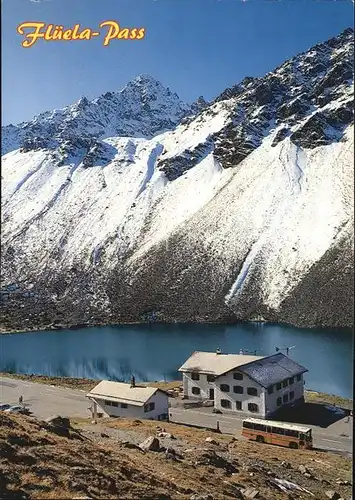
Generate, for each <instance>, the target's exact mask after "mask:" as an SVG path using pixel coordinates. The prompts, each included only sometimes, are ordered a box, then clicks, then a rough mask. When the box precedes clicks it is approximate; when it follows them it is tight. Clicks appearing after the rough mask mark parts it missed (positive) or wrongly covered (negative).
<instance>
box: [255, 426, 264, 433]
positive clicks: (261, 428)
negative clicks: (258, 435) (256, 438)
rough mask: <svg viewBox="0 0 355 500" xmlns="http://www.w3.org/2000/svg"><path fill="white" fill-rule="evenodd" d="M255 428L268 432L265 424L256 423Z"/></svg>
mask: <svg viewBox="0 0 355 500" xmlns="http://www.w3.org/2000/svg"><path fill="white" fill-rule="evenodd" d="M254 429H255V430H256V431H262V432H266V427H265V425H262V424H255V425H254Z"/></svg>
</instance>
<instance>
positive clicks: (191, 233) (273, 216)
mask: <svg viewBox="0 0 355 500" xmlns="http://www.w3.org/2000/svg"><path fill="white" fill-rule="evenodd" d="M352 57H353V32H352V30H346V31H345V32H343V33H342V34H341V35H339V36H338V37H336V38H333V39H331V40H329V41H328V42H325V43H323V44H319V45H317V46H315V47H313V48H311V49H310V50H309V51H307V52H305V53H304V54H300V55H298V56H296V57H294V58H293V59H291V60H289V61H287V62H285V63H284V64H283V65H281V66H280V67H279V68H277V69H276V70H275V71H273V72H271V73H269V74H267V75H266V76H265V77H263V78H259V79H256V78H246V79H245V80H243V82H241V83H240V84H238V85H236V86H235V87H232V88H231V89H227V90H226V91H225V92H223V93H222V94H221V95H220V96H219V97H218V98H217V99H216V100H215V101H214V102H212V103H210V104H208V105H207V103H205V102H204V101H203V100H199V101H198V103H197V104H195V105H193V106H192V107H191V106H190V107H188V106H187V105H183V104H182V103H181V101H180V100H179V99H178V98H177V96H176V97H175V95H174V94H171V93H169V92H168V94H166V93H165V91H164V90H162V89H160V85H159V84H158V88H159V89H160V90H159V99H160V97H161V96H164V102H168V103H169V111H168V117H167V118H164V116H165V115H166V113H167V110H166V108H164V107H162V105H161V102H160V101H159V99H158V101H159V103H158V106H157V107H156V108H155V106H156V103H157V99H156V92H155V91H154V92H150V91H151V89H152V87H153V88H154V89H155V85H153V83H152V82H153V80H152V79H150V78H147V77H144V78H143V81H142V80H139V79H138V81H137V80H136V81H134V82H133V83H131V84H128V85H127V86H126V87H125V89H132V86H133V87H134V88H135V90H134V92H133V94H132V95H133V97H132V98H131V99H130V100H128V102H129V104H127V106H128V107H129V111H127V115H125V116H123V115H120V119H119V120H118V119H117V120H116V118H115V119H113V118H112V116H111V115H109V114H107V113H106V115H105V116H106V118H107V122H105V126H104V128H100V127H99V125H97V123H96V119H97V117H98V116H101V114H102V113H105V109H106V108H105V106H103V108H104V109H101V108H102V106H100V105H99V104H97V103H98V100H94V101H92V103H89V104H88V106H89V108H90V109H92V107H94V109H95V112H96V114H95V117H94V118H92V122H91V123H92V124H94V125H95V126H94V125H90V126H89V125H88V124H87V122H86V121H85V120H86V117H87V114H86V112H85V113H84V114H79V118H80V120H79V124H80V126H78V122H77V121H76V120H75V117H74V118H73V107H70V108H65V114H66V117H69V118H66V119H65V120H66V121H65V120H64V122H63V123H65V125H64V126H62V125H57V122H56V120H55V119H54V118H53V116H52V115H50V114H45V115H40V116H42V118H40V117H37V118H36V119H35V120H34V121H33V122H30V123H29V124H27V125H25V126H20V127H19V130H22V131H23V130H24V129H29V130H31V133H33V134H34V131H37V130H39V132H40V134H42V135H36V139H35V140H34V139H33V140H32V142H31V140H28V139H26V140H25V142H22V143H21V144H18V145H20V146H21V149H11V148H14V144H15V142H16V141H14V140H13V139H11V140H10V139H9V137H10V136H11V134H12V132H11V130H12V129H11V130H10V133H9V128H8V127H6V131H5V132H6V134H5V143H4V144H5V148H7V149H11V151H9V152H8V153H7V154H5V155H4V156H3V178H4V180H3V226H2V227H3V238H2V245H3V274H4V278H5V279H4V284H5V285H9V284H14V283H15V284H16V285H15V286H17V287H18V288H17V289H16V290H17V291H13V292H11V294H10V299H8V300H7V301H6V302H5V306H4V308H5V313H6V318H7V319H6V321H7V323H6V324H9V325H12V326H13V325H16V326H18V327H24V326H26V325H28V326H32V325H33V326H38V325H39V324H42V325H47V324H51V323H56V324H58V323H64V324H68V323H69V324H70V323H87V324H92V323H93V324H94V323H98V322H118V321H146V320H150V321H155V320H160V321H235V320H237V319H258V318H259V319H260V318H264V319H266V320H271V321H285V322H291V323H293V324H297V325H304V326H314V325H327V326H348V325H351V322H352V299H351V297H352V294H353V292H352V288H351V287H352V281H353V271H352V270H353V264H352V231H353V209H352V207H353V195H352V192H353V190H352V186H353V160H352V158H353V156H352V155H353V140H352V137H353V135H352V134H353V125H352V123H353V114H352V99H353V76H352V74H353V73H352ZM137 82H138V83H137ZM137 86H138V90H137V88H136V87H137ZM142 87H144V88H145V87H147V89H148V90H147V91H146V90H142ZM125 89H124V90H123V91H122V92H126V91H127V90H125ZM119 95H121V94H119ZM128 95H131V94H130V93H128ZM137 95H139V96H141V95H146V96H147V101H146V102H145V104H146V105H147V107H148V108H149V109H150V110H152V109H154V112H152V111H150V112H149V113H148V114H146V113H145V108H144V106H145V104H144V105H142V104H141V103H138V102H136V100H137V99H138V98H137ZM167 95H168V96H170V97H171V95H173V96H174V98H173V103H171V104H170V97H169V98H167V97H166V96H167ZM99 99H100V98H99ZM115 99H118V97H117V95H116V97H115ZM139 99H140V98H139ZM93 103H94V104H93ZM74 107H75V106H74ZM127 109H128V108H127ZM140 109H141V110H142V111H141V112H140V111H139V110H140ZM68 110H70V111H68ZM192 112H195V115H191V113H192ZM188 114H190V116H187V115H188ZM157 115H158V116H159V120H158V122H159V126H158V125H157V121H156V117H157ZM133 116H135V117H136V118H135V119H133V118H132V117H133ZM182 116H184V117H183V118H182ZM171 117H173V118H171ZM178 117H180V118H182V120H181V122H180V124H179V125H178V126H177V127H176V128H174V129H173V130H171V131H167V130H166V129H167V128H169V127H173V126H174V122H175V123H176V120H177V119H178ZM180 118H179V119H180ZM48 120H50V121H51V120H52V122H53V123H54V122H55V127H57V128H55V132H53V133H52V134H51V139H49V137H48V135H46V133H43V131H44V130H47V128H46V126H47V125H48V123H47V122H48ZM53 120H54V121H53ZM125 120H127V122H126V121H125ZM52 122H51V123H52ZM118 122H119V123H120V125H119V127H120V128H119V127H118V125H117V123H118ZM138 122H139V123H138ZM61 123H62V122H61ZM38 124H39V125H38ZM38 126H39V128H37V127H38ZM53 126H54V125H53ZM41 127H42V128H41ZM95 127H99V129H97V128H95ZM158 129H159V133H157V132H158ZM162 130H163V133H160V132H161V131H162ZM82 131H83V133H82ZM111 131H112V132H115V134H116V137H109V134H110V132H111ZM121 131H124V132H122V133H121ZM16 133H18V132H16ZM21 133H22V132H21ZM36 133H37V132H36ZM117 135H118V136H117ZM127 135H130V137H127ZM11 137H12V136H11ZM68 137H70V138H69V139H68ZM16 140H17V139H16ZM20 142H21V141H20ZM10 144H12V146H11V147H10ZM23 294H25V295H26V296H25V297H24V296H23ZM28 295H31V297H27V296H28ZM320 297H323V299H322V300H320ZM19 305H21V306H23V307H21V308H20V309H19ZM19 310H20V311H21V313H19ZM25 320H26V321H25Z"/></svg>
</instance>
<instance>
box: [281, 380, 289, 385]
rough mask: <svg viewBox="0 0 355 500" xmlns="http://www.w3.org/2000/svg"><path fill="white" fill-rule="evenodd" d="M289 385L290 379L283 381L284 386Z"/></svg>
mask: <svg viewBox="0 0 355 500" xmlns="http://www.w3.org/2000/svg"><path fill="white" fill-rule="evenodd" d="M287 386H288V380H287V379H286V380H284V381H283V382H282V387H287Z"/></svg>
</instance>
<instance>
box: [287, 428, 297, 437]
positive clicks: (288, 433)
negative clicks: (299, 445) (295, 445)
mask: <svg viewBox="0 0 355 500" xmlns="http://www.w3.org/2000/svg"><path fill="white" fill-rule="evenodd" d="M285 436H290V437H294V438H298V432H297V431H294V430H292V429H285Z"/></svg>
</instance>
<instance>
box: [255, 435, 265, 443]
mask: <svg viewBox="0 0 355 500" xmlns="http://www.w3.org/2000/svg"><path fill="white" fill-rule="evenodd" d="M256 440H257V442H258V443H263V442H264V436H256Z"/></svg>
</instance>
